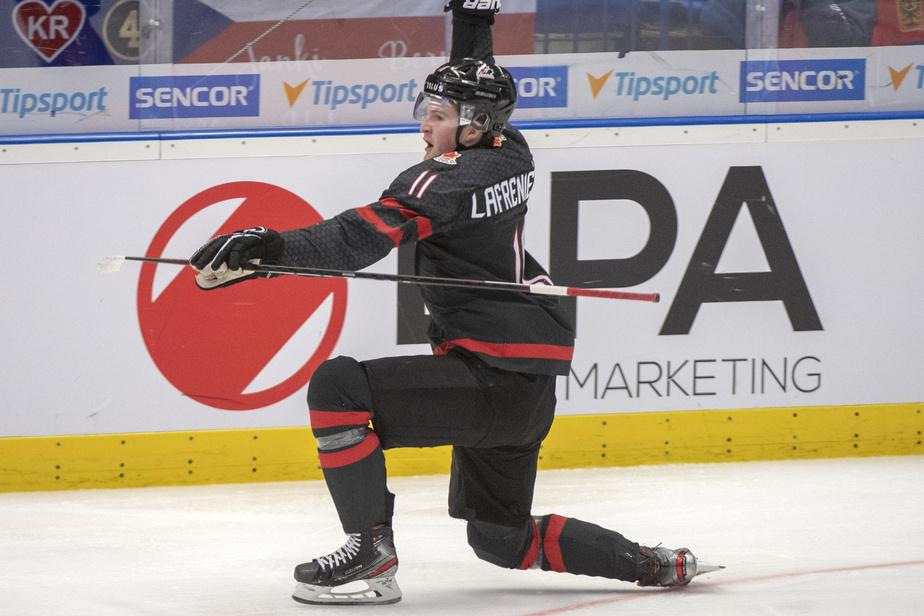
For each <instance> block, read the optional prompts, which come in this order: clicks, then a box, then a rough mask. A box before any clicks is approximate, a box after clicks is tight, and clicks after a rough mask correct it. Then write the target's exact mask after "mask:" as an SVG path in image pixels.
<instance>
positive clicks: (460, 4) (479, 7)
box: [443, 0, 501, 26]
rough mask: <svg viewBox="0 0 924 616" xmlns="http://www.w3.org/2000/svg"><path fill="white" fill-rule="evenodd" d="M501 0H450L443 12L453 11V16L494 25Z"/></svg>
mask: <svg viewBox="0 0 924 616" xmlns="http://www.w3.org/2000/svg"><path fill="white" fill-rule="evenodd" d="M500 8H501V0H449V1H448V2H447V3H446V6H444V7H443V12H444V13H446V12H449V11H452V16H453V17H455V18H457V19H462V20H463V21H467V22H469V23H471V22H475V23H487V24H488V25H489V26H493V25H494V13H498V12H500Z"/></svg>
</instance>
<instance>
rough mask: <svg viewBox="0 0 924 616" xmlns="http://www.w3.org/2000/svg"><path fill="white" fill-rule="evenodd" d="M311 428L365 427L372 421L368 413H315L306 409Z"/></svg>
mask: <svg viewBox="0 0 924 616" xmlns="http://www.w3.org/2000/svg"><path fill="white" fill-rule="evenodd" d="M308 416H309V417H310V418H311V427H312V428H339V427H340V426H365V425H366V424H367V423H369V421H370V420H371V419H372V413H370V412H369V411H316V410H314V409H308Z"/></svg>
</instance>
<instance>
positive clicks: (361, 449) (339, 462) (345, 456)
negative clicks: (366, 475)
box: [318, 432, 379, 468]
mask: <svg viewBox="0 0 924 616" xmlns="http://www.w3.org/2000/svg"><path fill="white" fill-rule="evenodd" d="M378 448H379V437H378V436H376V434H375V432H370V433H369V434H367V435H366V438H364V439H363V440H362V442H361V443H359V444H357V445H353V446H352V447H348V448H347V449H344V450H343V451H335V452H333V453H327V452H324V451H319V452H318V460H319V461H320V462H321V468H340V467H341V466H347V465H348V464H353V463H354V462H359V461H360V460H364V459H366V458H368V457H369V456H370V455H371V454H372V453H373V452H374V451H376V450H377V449H378Z"/></svg>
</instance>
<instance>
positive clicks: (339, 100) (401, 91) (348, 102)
mask: <svg viewBox="0 0 924 616" xmlns="http://www.w3.org/2000/svg"><path fill="white" fill-rule="evenodd" d="M282 85H283V89H284V91H285V95H286V100H287V101H288V103H289V107H290V108H291V107H294V106H295V103H296V102H297V101H298V100H299V98H301V96H302V93H303V92H304V91H305V90H308V97H309V100H310V101H311V104H312V105H313V106H315V107H326V108H327V109H330V110H331V111H335V110H336V109H337V108H339V107H343V106H358V107H359V108H360V109H367V108H368V107H370V106H372V105H376V104H379V103H413V102H414V99H415V98H416V96H417V90H418V88H419V85H418V84H417V80H416V79H409V80H408V81H405V82H401V83H384V84H381V83H371V82H370V83H347V84H344V83H337V82H335V81H331V80H329V79H313V80H312V79H306V80H305V81H302V82H300V83H297V84H291V83H289V82H287V81H284V82H283V84H282Z"/></svg>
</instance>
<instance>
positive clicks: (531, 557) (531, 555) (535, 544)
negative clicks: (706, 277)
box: [517, 518, 539, 569]
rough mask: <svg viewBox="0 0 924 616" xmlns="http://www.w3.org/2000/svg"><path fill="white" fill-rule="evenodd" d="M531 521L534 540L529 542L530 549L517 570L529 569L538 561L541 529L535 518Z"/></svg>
mask: <svg viewBox="0 0 924 616" xmlns="http://www.w3.org/2000/svg"><path fill="white" fill-rule="evenodd" d="M529 521H530V522H531V523H532V525H533V528H532V531H533V539H532V541H530V542H529V548H527V550H526V555H525V556H523V560H522V561H520V564H519V565H518V566H517V569H529V568H530V567H531V566H532V564H533V562H534V561H535V560H536V555H537V554H538V553H539V527H538V526H537V525H536V520H535V518H530V520H529Z"/></svg>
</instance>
